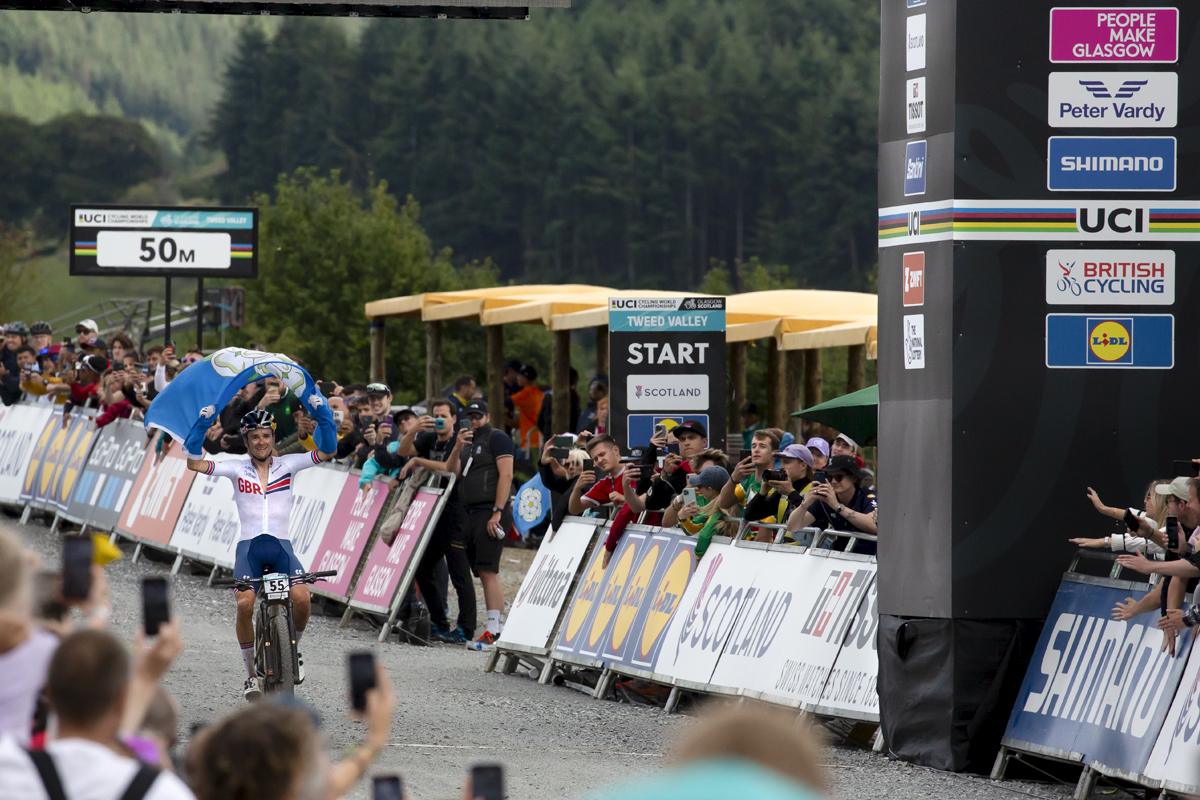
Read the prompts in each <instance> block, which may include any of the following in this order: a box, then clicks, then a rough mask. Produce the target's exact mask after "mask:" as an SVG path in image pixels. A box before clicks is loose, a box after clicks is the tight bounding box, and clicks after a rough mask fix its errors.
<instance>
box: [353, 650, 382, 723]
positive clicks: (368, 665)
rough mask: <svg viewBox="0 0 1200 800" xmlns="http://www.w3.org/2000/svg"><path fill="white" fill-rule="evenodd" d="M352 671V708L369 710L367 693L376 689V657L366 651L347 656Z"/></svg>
mask: <svg viewBox="0 0 1200 800" xmlns="http://www.w3.org/2000/svg"><path fill="white" fill-rule="evenodd" d="M346 663H347V665H348V666H349V669H350V707H351V708H353V709H354V710H355V711H366V710H367V691H368V690H370V689H374V688H375V656H374V655H372V654H371V653H369V652H367V651H366V650H360V651H358V652H355V653H350V654H349V655H348V656H346Z"/></svg>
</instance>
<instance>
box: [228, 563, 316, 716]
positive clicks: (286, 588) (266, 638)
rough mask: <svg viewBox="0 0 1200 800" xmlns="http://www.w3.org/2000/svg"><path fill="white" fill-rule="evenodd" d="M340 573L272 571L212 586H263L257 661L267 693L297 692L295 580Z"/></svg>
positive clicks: (257, 625)
mask: <svg viewBox="0 0 1200 800" xmlns="http://www.w3.org/2000/svg"><path fill="white" fill-rule="evenodd" d="M336 575H337V570H336V569H331V570H326V571H324V572H306V573H304V574H303V575H296V576H291V575H284V574H283V573H281V572H273V573H271V574H269V575H264V576H262V577H261V578H252V579H250V580H241V579H240V578H219V579H217V580H215V581H213V586H232V587H234V588H235V589H237V590H238V591H239V592H244V591H248V590H252V589H253V588H254V586H255V584H258V585H261V586H262V591H261V592H259V593H258V595H257V600H258V611H257V612H256V613H255V615H254V663H255V665H256V666H257V668H258V677H259V680H260V681H262V690H263V692H264V693H266V694H294V693H295V691H296V674H297V673H298V672H299V671H300V657H299V653H298V651H297V649H296V624H295V623H294V622H293V621H292V600H291V588H292V584H293V583H307V584H313V583H316V582H317V581H319V580H323V579H324V578H332V577H334V576H336Z"/></svg>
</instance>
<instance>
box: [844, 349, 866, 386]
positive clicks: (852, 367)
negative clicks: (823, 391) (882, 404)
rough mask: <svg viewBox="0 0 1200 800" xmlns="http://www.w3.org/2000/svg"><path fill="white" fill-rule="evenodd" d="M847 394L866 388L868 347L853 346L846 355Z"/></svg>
mask: <svg viewBox="0 0 1200 800" xmlns="http://www.w3.org/2000/svg"><path fill="white" fill-rule="evenodd" d="M846 368H847V369H846V372H847V373H848V374H847V375H846V394H849V393H850V392H857V391H858V390H859V389H864V388H866V383H867V346H866V345H865V344H852V345H850V347H849V348H848V352H847V355H846Z"/></svg>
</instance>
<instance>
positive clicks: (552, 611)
mask: <svg viewBox="0 0 1200 800" xmlns="http://www.w3.org/2000/svg"><path fill="white" fill-rule="evenodd" d="M596 528H597V525H596V521H594V520H593V521H582V520H579V521H577V520H568V521H565V522H563V524H562V525H561V526H560V527H559V528H558V530H556V531H555V532H554V533H553V534H551V535H549V536H546V538H544V539H542V544H541V547H539V548H538V552H537V555H536V556H534V559H533V564H532V565H531V566H530V567H529V571H528V572H526V573H525V580H524V581H522V582H521V589H520V591H518V592H517V596H516V598H514V599H513V602H512V606H511V607H510V608H509V610H508V619H507V620H505V622H504V633H503V634H501V636H500V642H499V647H500V648H501V649H503V648H505V647H506V646H508V647H512V646H518V647H521V648H527V649H535V650H545V649H546V647H547V645H548V644H549V642H550V637H551V636H553V635H554V623H555V622H557V621H558V615H559V612H560V611H562V607H563V603H565V602H566V599H567V592H568V591H569V590H570V588H571V580H572V579H573V578H574V577H575V574H576V573H577V572H579V567H580V562H582V561H583V558H584V555H586V553H587V549H588V545H590V544H591V543H592V541H593V539H595V538H596ZM598 547H599V549H603V547H601V546H599V545H598Z"/></svg>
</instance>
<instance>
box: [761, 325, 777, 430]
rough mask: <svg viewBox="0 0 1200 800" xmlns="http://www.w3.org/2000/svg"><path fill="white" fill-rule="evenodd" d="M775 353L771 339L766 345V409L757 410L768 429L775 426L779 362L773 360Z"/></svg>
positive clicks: (775, 349)
mask: <svg viewBox="0 0 1200 800" xmlns="http://www.w3.org/2000/svg"><path fill="white" fill-rule="evenodd" d="M776 351H777V348H776V344H775V340H774V339H771V341H770V342H768V343H767V385H766V390H767V403H766V408H762V409H760V410H759V411H760V414H759V416H761V417H762V420H763V422H764V423H766V425H767V427H768V428H770V427H774V425H775V384H776V383H778V382H779V381H778V377H779V372H778V370H779V360H778V359H777V358H775V353H776Z"/></svg>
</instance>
